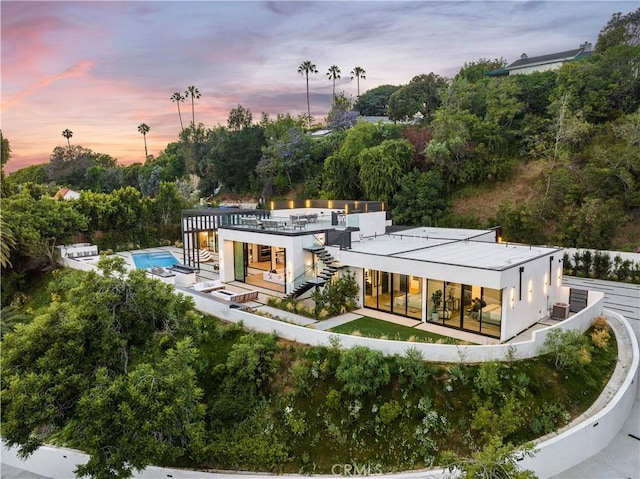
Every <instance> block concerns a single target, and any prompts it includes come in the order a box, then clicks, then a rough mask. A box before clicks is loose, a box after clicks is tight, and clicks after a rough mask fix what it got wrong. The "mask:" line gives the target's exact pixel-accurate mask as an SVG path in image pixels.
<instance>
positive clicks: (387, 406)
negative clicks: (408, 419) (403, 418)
mask: <svg viewBox="0 0 640 479" xmlns="http://www.w3.org/2000/svg"><path fill="white" fill-rule="evenodd" d="M401 412H402V407H401V406H400V404H398V401H396V400H395V399H392V400H391V401H389V402H386V403H384V404H383V405H382V406H380V412H379V413H378V414H379V415H380V420H381V421H382V422H383V423H384V424H391V423H392V422H393V421H395V420H396V418H397V417H398V416H399V415H400V413H401Z"/></svg>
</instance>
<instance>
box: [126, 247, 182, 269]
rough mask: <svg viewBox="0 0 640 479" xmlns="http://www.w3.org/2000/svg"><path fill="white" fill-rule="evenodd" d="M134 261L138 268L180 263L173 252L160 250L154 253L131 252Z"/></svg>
mask: <svg viewBox="0 0 640 479" xmlns="http://www.w3.org/2000/svg"><path fill="white" fill-rule="evenodd" d="M131 257H132V258H133V262H134V263H135V265H136V268H138V269H147V268H153V267H154V266H157V267H167V266H173V265H175V264H178V263H179V261H178V260H177V259H176V258H175V256H173V255H172V254H171V253H165V252H163V251H158V252H154V253H131Z"/></svg>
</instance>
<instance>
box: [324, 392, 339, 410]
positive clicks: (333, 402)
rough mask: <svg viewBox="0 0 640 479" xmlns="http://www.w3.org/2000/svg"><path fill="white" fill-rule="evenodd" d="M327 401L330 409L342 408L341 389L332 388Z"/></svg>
mask: <svg viewBox="0 0 640 479" xmlns="http://www.w3.org/2000/svg"><path fill="white" fill-rule="evenodd" d="M325 403H326V404H327V407H328V408H329V409H331V410H334V411H337V410H338V409H339V408H340V391H336V390H335V389H330V390H329V392H328V393H327V399H326V400H325Z"/></svg>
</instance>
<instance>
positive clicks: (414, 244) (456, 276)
mask: <svg viewBox="0 0 640 479" xmlns="http://www.w3.org/2000/svg"><path fill="white" fill-rule="evenodd" d="M270 206H271V209H270V210H242V209H202V210H185V211H184V212H183V217H182V230H183V231H182V232H183V245H184V247H183V255H184V258H183V261H184V263H185V264H188V265H191V266H194V267H196V268H197V267H199V261H200V260H199V256H200V254H201V252H202V251H204V250H209V251H215V252H217V253H218V264H217V267H218V268H219V274H220V280H221V281H222V282H232V281H236V282H241V283H246V284H248V285H253V286H255V287H260V288H264V289H267V290H272V291H273V292H274V295H279V296H288V297H300V298H304V297H307V296H309V295H310V293H309V290H311V289H313V288H314V287H316V286H319V285H323V284H324V283H325V282H327V281H330V280H331V279H332V278H334V277H337V276H339V275H341V274H345V273H347V272H348V273H350V274H353V275H354V277H355V279H356V281H357V282H358V285H359V287H360V295H359V298H358V303H359V306H361V307H365V308H371V309H375V310H379V311H384V312H387V313H391V314H395V315H400V316H403V317H406V318H410V319H414V320H415V321H421V322H427V321H429V322H435V323H438V324H440V325H442V326H446V327H449V328H455V329H461V330H465V331H469V332H472V333H476V334H480V335H484V336H489V337H492V338H496V339H499V340H500V341H505V340H507V339H509V338H512V337H514V336H515V335H517V334H518V333H520V332H522V331H524V330H526V329H527V328H529V327H531V326H532V325H534V324H535V323H537V322H539V321H540V320H541V319H544V318H547V317H549V316H553V317H555V318H556V319H559V320H562V319H564V318H566V317H568V315H569V313H570V310H573V311H578V310H579V309H581V308H582V307H584V305H586V298H581V297H579V295H577V296H576V298H574V299H573V300H572V301H571V302H570V301H569V298H568V297H567V292H566V288H562V258H563V252H562V249H561V248H554V247H546V246H532V245H522V244H511V243H503V242H501V238H500V236H499V235H500V230H499V228H497V229H489V230H475V229H451V228H431V227H429V228H426V227H422V228H406V229H401V228H398V227H392V223H391V220H390V219H388V215H387V212H386V211H384V205H383V204H382V203H379V202H362V201H361V202H356V201H327V200H307V201H300V202H296V201H291V202H274V203H272V204H271V205H270ZM579 303H582V305H581V304H579ZM475 304H477V305H478V306H475Z"/></svg>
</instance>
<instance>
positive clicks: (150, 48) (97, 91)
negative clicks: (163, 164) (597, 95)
mask: <svg viewBox="0 0 640 479" xmlns="http://www.w3.org/2000/svg"><path fill="white" fill-rule="evenodd" d="M637 5H638V2H637V0H634V1H608V0H606V1H550V2H543V1H528V2H525V1H508V2H498V1H466V2H462V1H451V0H450V1H440V2H435V1H414V2H409V1H395V2H382V1H329V2H306V1H304V2H292V1H281V2H249V1H228V2H222V1H201V2H171V1H147V2H130V1H121V2H112V1H99V2H90V1H67V2H57V1H43V2H33V1H22V2H20V1H16V2H12V1H4V0H3V1H2V2H0V9H1V11H0V14H1V40H2V45H1V48H2V57H1V69H2V72H1V78H2V86H1V88H2V94H1V95H2V96H1V98H2V106H1V128H2V132H3V135H4V136H5V138H7V139H8V140H9V142H10V146H11V150H12V154H11V160H10V161H9V163H8V164H7V165H6V167H5V169H6V171H8V172H11V171H14V170H16V169H18V168H22V167H24V166H28V165H30V164H35V163H46V162H48V161H49V156H50V154H51V152H52V151H53V149H54V148H55V147H56V146H59V145H60V146H62V145H65V144H66V140H65V139H64V138H63V137H62V131H63V130H64V129H66V128H68V129H70V130H71V131H72V132H73V137H72V138H71V143H72V144H76V145H81V146H84V147H86V148H90V149H92V150H94V151H96V152H99V153H106V154H109V155H111V156H113V157H114V158H117V159H118V160H119V162H120V163H121V164H130V163H132V162H134V161H140V162H142V161H144V143H143V138H142V135H141V134H140V133H138V131H137V127H138V125H139V124H140V123H146V124H147V125H149V127H150V132H149V133H148V134H147V143H148V148H149V154H153V155H154V156H157V155H158V153H159V152H160V151H161V150H162V149H164V148H165V147H166V145H167V144H168V143H169V142H171V141H175V140H176V139H177V135H178V132H179V129H180V122H179V119H178V111H177V107H176V104H175V103H172V102H171V100H170V97H171V95H172V94H173V92H177V91H179V92H183V93H184V90H185V89H186V88H187V87H188V86H189V85H194V86H196V87H197V88H198V89H199V90H200V93H201V95H202V97H201V98H200V99H199V100H196V103H195V120H196V122H202V123H204V125H205V126H206V127H213V126H215V125H217V124H226V120H227V117H228V114H229V111H230V110H231V109H232V108H234V107H235V106H237V105H238V104H241V105H242V106H244V107H245V108H249V109H250V110H251V112H252V113H253V116H254V119H256V120H257V119H259V117H260V113H261V112H267V113H270V114H271V115H275V114H277V113H286V112H289V113H291V114H293V115H298V114H299V113H301V112H304V111H306V90H305V80H304V78H303V77H302V76H300V75H299V74H298V73H297V69H298V66H299V65H300V64H301V63H302V62H303V61H305V60H310V61H311V62H312V63H315V64H316V66H317V68H318V71H319V73H318V74H317V75H312V76H311V77H310V80H309V88H310V92H311V113H312V115H313V116H314V117H315V119H316V121H320V120H322V119H323V118H324V116H325V115H326V114H327V111H328V109H329V106H330V104H331V89H332V83H331V81H330V80H329V79H328V78H327V76H326V72H327V70H328V68H329V67H330V66H331V65H334V64H335V65H337V66H338V67H339V68H340V69H341V71H342V79H341V80H338V82H337V84H336V91H337V92H342V91H343V92H344V93H345V94H346V95H347V96H350V97H352V98H353V99H355V97H356V82H355V81H350V79H349V72H350V71H351V70H353V68H354V67H356V66H360V67H362V68H364V69H365V70H366V79H365V80H361V82H360V90H361V93H362V92H363V91H366V90H369V89H371V88H374V87H376V86H379V85H382V84H394V85H401V84H406V83H408V82H409V81H410V80H411V78H412V77H413V76H415V75H419V74H422V73H429V72H434V73H437V74H439V75H442V76H447V77H451V76H453V75H455V73H456V72H457V71H458V70H459V69H460V67H461V66H462V65H463V64H464V63H465V62H469V61H474V60H478V59H480V58H492V59H493V58H499V57H503V58H505V59H506V60H507V61H508V62H512V61H515V60H516V59H518V58H519V57H520V54H521V53H523V52H526V53H527V54H528V55H529V56H535V55H542V54H546V53H553V52H558V51H563V50H569V49H572V48H578V46H579V45H580V44H581V43H583V42H585V41H589V42H592V43H593V44H594V45H595V42H596V39H597V36H598V32H599V31H600V29H601V28H602V27H603V26H604V25H605V24H606V22H607V21H608V20H609V19H610V18H611V15H612V14H613V13H615V12H622V13H628V12H630V11H633V10H635V9H636V8H637ZM181 110H182V116H183V121H184V123H185V125H187V124H188V123H189V122H190V121H191V103H190V100H187V101H186V102H185V103H182V104H181Z"/></svg>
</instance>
